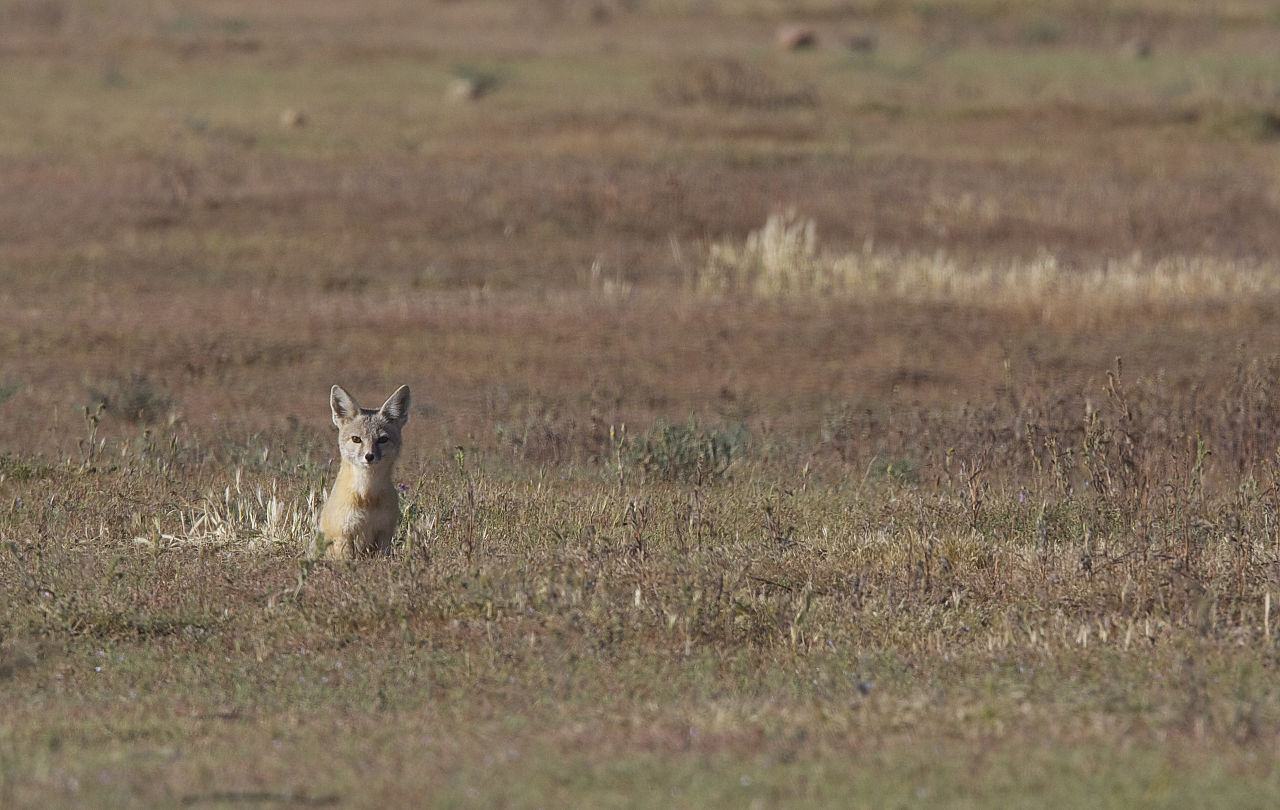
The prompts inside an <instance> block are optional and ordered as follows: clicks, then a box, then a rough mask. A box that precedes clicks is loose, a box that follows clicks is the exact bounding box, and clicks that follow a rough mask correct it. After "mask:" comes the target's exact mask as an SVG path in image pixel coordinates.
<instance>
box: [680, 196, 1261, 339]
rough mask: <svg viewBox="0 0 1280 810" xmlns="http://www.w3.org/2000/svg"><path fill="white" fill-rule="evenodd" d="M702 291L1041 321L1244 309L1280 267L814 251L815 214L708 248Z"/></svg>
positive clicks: (1219, 261) (1190, 260)
mask: <svg viewBox="0 0 1280 810" xmlns="http://www.w3.org/2000/svg"><path fill="white" fill-rule="evenodd" d="M695 284H696V286H697V288H698V290H699V291H701V292H704V293H708V294H712V295H726V294H728V295H732V294H747V295H752V296H757V297H762V298H766V299H769V298H800V299H819V298H820V299H831V298H848V299H854V300H859V301H867V302H878V301H885V300H888V301H906V302H911V303H915V304H940V303H951V304H957V305H960V306H963V307H966V308H970V307H971V308H980V309H981V308H990V309H994V310H999V311H1002V312H1009V311H1023V310H1026V311H1030V312H1032V313H1034V314H1035V315H1038V316H1039V317H1042V318H1043V319H1044V320H1045V321H1046V322H1052V321H1059V320H1066V321H1067V322H1069V323H1072V324H1079V323H1080V322H1081V321H1082V320H1085V319H1090V320H1099V319H1108V318H1115V317H1123V315H1124V313H1126V312H1131V311H1133V310H1148V311H1149V310H1151V309H1169V308H1187V307H1230V306H1236V305H1242V304H1243V305H1247V306H1251V305H1254V304H1256V303H1258V302H1261V301H1265V300H1272V299H1274V298H1275V297H1276V295H1277V293H1280V268H1278V267H1276V266H1275V265H1274V264H1270V263H1267V262H1264V261H1260V260H1248V261H1242V260H1238V259H1237V260H1231V259H1224V258H1222V257H1219V256H1190V257H1189V256H1169V257H1164V258H1159V259H1155V260H1144V258H1143V257H1142V255H1141V254H1139V253H1135V254H1132V255H1130V256H1128V257H1126V258H1123V259H1111V260H1108V261H1107V262H1105V263H1104V264H1101V265H1100V266H1097V267H1071V266H1065V265H1064V264H1063V263H1062V262H1061V261H1060V260H1059V259H1058V258H1057V257H1056V256H1052V255H1040V256H1037V257H1035V258H1033V259H1028V260H1018V259H1013V260H1005V261H1004V262H1000V263H997V262H996V261H993V260H986V261H983V262H981V263H978V262H973V261H968V262H965V261H962V260H957V259H955V258H954V257H950V256H948V255H946V254H945V253H942V252H937V253H934V254H932V255H919V254H914V255H913V254H906V255H903V254H901V253H897V252H877V251H876V250H875V248H874V246H873V245H872V244H870V243H868V245H866V246H865V247H864V249H863V250H862V251H861V252H858V253H849V254H838V255H827V254H823V253H820V252H819V248H818V238H817V228H816V225H815V223H814V221H813V220H812V219H808V218H801V217H798V216H797V215H796V214H794V213H787V214H773V215H770V217H769V218H768V220H767V221H766V223H765V225H764V227H763V228H761V229H759V230H756V231H752V232H751V233H750V234H749V235H748V237H747V240H746V244H745V245H744V246H742V247H739V246H736V245H734V244H732V243H727V242H718V243H715V244H713V245H711V247H710V250H709V253H708V256H707V260H706V263H705V264H704V265H703V267H702V268H701V269H700V270H699V271H698V273H697V275H696V280H695Z"/></svg>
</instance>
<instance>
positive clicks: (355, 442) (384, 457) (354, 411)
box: [319, 385, 409, 560]
mask: <svg viewBox="0 0 1280 810" xmlns="http://www.w3.org/2000/svg"><path fill="white" fill-rule="evenodd" d="M329 409H330V410H331V411H332V412H333V424H334V425H335V426H336V427H337V428H338V452H339V454H340V455H341V460H342V466H341V467H340V468H339V469H338V477H337V478H335V479H334V481H333V489H332V490H330V492H329V497H328V498H327V499H326V500H325V502H324V508H323V509H321V511H320V526H319V528H320V533H321V535H322V536H323V537H324V542H325V543H327V547H326V548H325V557H326V558H328V559H331V560H349V559H352V558H354V557H355V556H357V555H367V554H373V553H382V554H388V553H390V551H391V537H392V535H394V534H395V531H396V525H397V524H398V523H399V522H400V497H399V494H398V493H397V492H396V486H395V483H394V482H393V481H392V478H391V473H392V469H393V468H394V466H395V463H396V459H397V458H399V456H400V447H401V444H402V440H401V435H400V431H401V429H402V428H403V427H404V425H405V423H406V422H407V421H409V386H407V385H402V386H400V387H399V388H397V389H396V391H395V393H394V394H392V395H391V396H390V397H388V398H387V401H386V402H384V403H382V407H381V408H378V409H377V410H370V409H368V408H361V407H360V405H359V404H358V403H357V402H356V400H355V397H353V396H351V395H350V394H348V393H347V392H346V391H345V390H343V388H342V386H340V385H335V386H333V388H332V389H331V390H330V391H329Z"/></svg>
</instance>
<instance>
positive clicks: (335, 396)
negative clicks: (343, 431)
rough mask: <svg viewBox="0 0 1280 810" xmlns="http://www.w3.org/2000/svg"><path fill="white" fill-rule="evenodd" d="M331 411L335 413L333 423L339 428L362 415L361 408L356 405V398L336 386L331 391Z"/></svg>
mask: <svg viewBox="0 0 1280 810" xmlns="http://www.w3.org/2000/svg"><path fill="white" fill-rule="evenodd" d="M329 409H330V410H331V411H333V423H334V424H335V425H337V426H338V427H342V426H343V425H344V424H346V423H347V422H350V421H351V420H352V419H354V418H355V417H357V416H359V415H360V406H359V405H357V404H356V399H355V397H353V396H351V395H350V394H348V393H347V392H346V391H343V390H342V386H340V385H335V386H334V387H333V389H332V390H331V391H329Z"/></svg>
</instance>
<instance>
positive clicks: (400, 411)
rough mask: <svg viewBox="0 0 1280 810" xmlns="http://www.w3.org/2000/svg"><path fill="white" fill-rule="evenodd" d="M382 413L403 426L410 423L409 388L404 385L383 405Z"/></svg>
mask: <svg viewBox="0 0 1280 810" xmlns="http://www.w3.org/2000/svg"><path fill="white" fill-rule="evenodd" d="M381 413H382V415H383V416H385V417H387V418H388V419H390V420H391V421H392V422H398V423H399V424H401V425H403V424H404V423H405V422H408V421H409V386H407V385H402V386H400V387H399V388H397V389H396V392H395V393H394V394H392V395H391V396H389V397H387V401H386V402H384V403H382V409H381Z"/></svg>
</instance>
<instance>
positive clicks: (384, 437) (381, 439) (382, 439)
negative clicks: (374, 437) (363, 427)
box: [378, 436, 391, 444]
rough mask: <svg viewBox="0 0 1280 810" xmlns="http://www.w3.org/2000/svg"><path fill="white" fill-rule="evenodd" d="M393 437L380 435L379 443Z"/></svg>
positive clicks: (384, 442)
mask: <svg viewBox="0 0 1280 810" xmlns="http://www.w3.org/2000/svg"><path fill="white" fill-rule="evenodd" d="M390 439H391V437H390V436H379V437H378V444H386V443H387V442H388V441H389V440H390Z"/></svg>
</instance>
